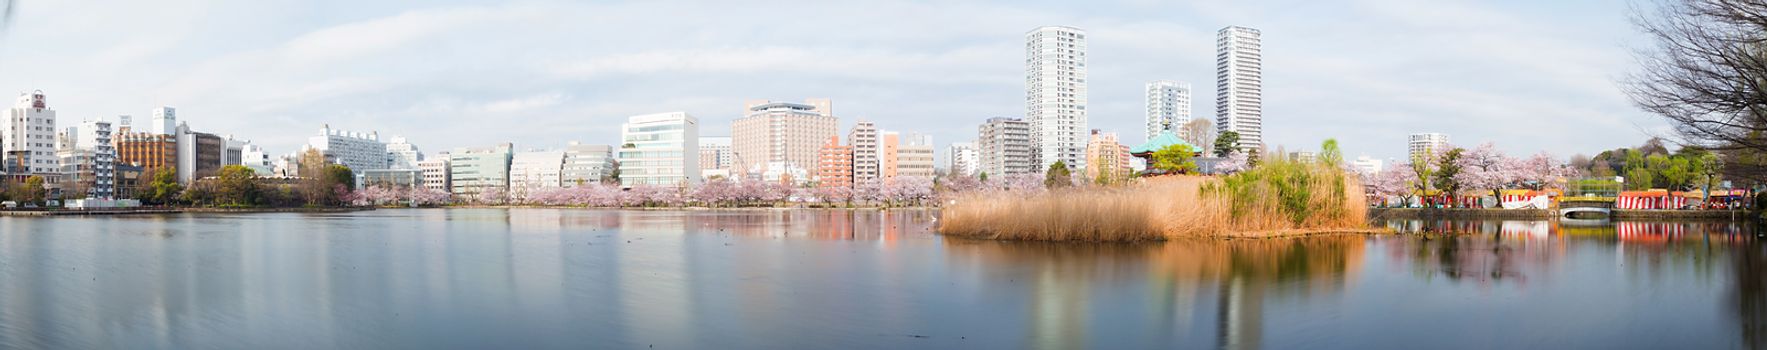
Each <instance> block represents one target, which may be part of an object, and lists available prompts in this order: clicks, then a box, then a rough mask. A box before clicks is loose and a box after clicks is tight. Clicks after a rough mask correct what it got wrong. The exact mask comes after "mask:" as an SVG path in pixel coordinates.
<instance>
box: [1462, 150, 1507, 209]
mask: <svg viewBox="0 0 1767 350" xmlns="http://www.w3.org/2000/svg"><path fill="white" fill-rule="evenodd" d="M1455 163H1456V164H1455V165H1456V167H1457V168H1458V170H1459V173H1458V174H1455V175H1454V176H1455V178H1454V181H1455V182H1457V183H1459V184H1460V185H1461V186H1464V187H1466V188H1467V189H1470V190H1487V191H1491V196H1493V197H1497V198H1503V196H1502V193H1501V192H1499V191H1500V190H1502V189H1503V187H1504V186H1508V185H1510V184H1511V183H1514V182H1516V179H1517V178H1518V176H1517V175H1516V167H1517V164H1515V161H1514V160H1512V159H1510V158H1509V156H1507V155H1504V154H1503V152H1502V151H1498V150H1497V147H1496V146H1494V145H1492V144H1491V143H1489V142H1486V143H1485V144H1482V145H1479V147H1476V148H1473V149H1471V150H1467V151H1465V152H1463V153H1461V155H1460V158H1459V159H1457V160H1455Z"/></svg>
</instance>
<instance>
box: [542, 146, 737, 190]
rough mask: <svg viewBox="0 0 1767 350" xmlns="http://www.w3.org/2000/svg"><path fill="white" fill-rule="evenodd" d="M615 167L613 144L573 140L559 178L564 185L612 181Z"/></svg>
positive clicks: (565, 155) (571, 185) (566, 147)
mask: <svg viewBox="0 0 1767 350" xmlns="http://www.w3.org/2000/svg"><path fill="white" fill-rule="evenodd" d="M702 154H703V153H702ZM701 163H702V164H703V163H704V161H701ZM614 169H616V165H615V164H614V148H613V146H608V145H585V144H581V143H577V142H576V141H571V143H570V145H568V146H565V148H564V172H563V173H561V174H559V180H560V181H562V182H563V185H564V187H576V186H584V185H591V184H597V183H604V182H611V181H613V180H614V179H613V171H614Z"/></svg>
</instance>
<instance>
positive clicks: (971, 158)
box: [950, 142, 982, 176]
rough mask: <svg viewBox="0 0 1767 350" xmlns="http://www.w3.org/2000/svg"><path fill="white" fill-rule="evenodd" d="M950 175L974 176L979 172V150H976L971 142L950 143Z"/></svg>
mask: <svg viewBox="0 0 1767 350" xmlns="http://www.w3.org/2000/svg"><path fill="white" fill-rule="evenodd" d="M950 152H951V154H950V157H951V158H950V159H951V165H950V171H951V175H961V176H976V174H978V173H981V171H982V163H981V152H980V151H978V150H976V144H975V143H972V142H956V143H952V144H951V151H950Z"/></svg>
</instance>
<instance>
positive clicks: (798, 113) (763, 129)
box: [730, 99, 838, 173]
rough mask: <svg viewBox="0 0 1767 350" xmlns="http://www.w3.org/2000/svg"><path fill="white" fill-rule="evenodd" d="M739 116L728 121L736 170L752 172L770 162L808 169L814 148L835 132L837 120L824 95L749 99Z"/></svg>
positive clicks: (813, 165) (813, 162) (811, 161)
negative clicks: (801, 99) (794, 100)
mask: <svg viewBox="0 0 1767 350" xmlns="http://www.w3.org/2000/svg"><path fill="white" fill-rule="evenodd" d="M745 107H746V108H744V109H745V111H744V112H745V113H746V114H744V116H743V117H742V118H738V119H736V121H734V122H731V124H730V125H731V134H730V135H731V136H730V140H731V144H732V147H733V148H734V149H735V151H736V158H737V162H739V163H738V164H737V166H736V169H737V170H738V171H736V172H737V173H748V172H755V171H756V170H757V169H762V168H765V167H767V166H768V164H769V163H783V164H785V165H784V167H788V168H791V167H795V168H803V169H810V168H814V167H815V166H816V150H817V149H820V148H821V147H822V141H824V140H827V139H828V137H829V136H835V135H836V132H837V128H838V126H837V125H836V124H837V123H838V120H837V119H835V117H834V112H833V111H832V110H831V109H833V107H832V105H831V104H830V103H829V102H828V100H826V99H820V100H817V99H813V100H811V101H809V102H808V103H790V102H771V101H761V100H757V101H749V102H748V103H746V104H745Z"/></svg>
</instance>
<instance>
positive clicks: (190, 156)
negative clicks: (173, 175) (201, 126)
mask: <svg viewBox="0 0 1767 350" xmlns="http://www.w3.org/2000/svg"><path fill="white" fill-rule="evenodd" d="M173 134H174V135H176V137H177V142H178V155H177V159H178V165H177V168H178V183H181V184H184V185H187V186H188V185H190V184H191V183H192V182H194V181H196V179H200V178H204V177H209V176H215V175H216V174H219V173H220V172H221V165H222V159H223V158H224V157H225V156H226V150H227V140H226V139H222V138H221V136H218V135H215V134H209V133H201V132H195V131H190V126H188V125H185V124H184V123H178V127H177V128H176V129H175V130H174V132H173Z"/></svg>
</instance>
